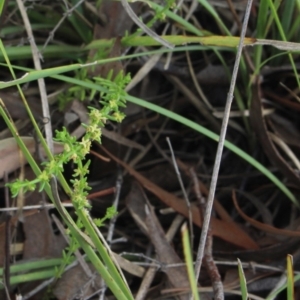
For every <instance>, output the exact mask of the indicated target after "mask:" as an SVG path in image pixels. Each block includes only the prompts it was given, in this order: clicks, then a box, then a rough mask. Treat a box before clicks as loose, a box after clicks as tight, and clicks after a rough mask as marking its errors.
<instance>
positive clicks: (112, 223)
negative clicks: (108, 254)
mask: <svg viewBox="0 0 300 300" xmlns="http://www.w3.org/2000/svg"><path fill="white" fill-rule="evenodd" d="M122 183H123V178H122V174H121V173H120V174H119V176H118V178H117V182H116V192H115V200H114V203H113V206H114V207H115V208H116V209H117V208H118V206H119V200H120V193H121V187H122ZM117 218H118V216H114V217H113V218H112V219H111V220H110V222H109V227H108V232H107V237H106V241H107V244H108V245H109V246H111V244H112V239H113V234H114V229H115V225H116V221H117ZM101 286H102V288H101V291H100V295H99V300H102V299H104V297H105V292H106V290H107V285H106V284H105V282H104V280H103V279H102V284H101Z"/></svg>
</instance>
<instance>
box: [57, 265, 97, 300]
mask: <svg viewBox="0 0 300 300" xmlns="http://www.w3.org/2000/svg"><path fill="white" fill-rule="evenodd" d="M88 265H89V267H90V269H91V270H94V275H93V276H92V278H89V277H88V276H87V275H86V274H85V272H83V270H82V267H81V266H80V265H77V266H75V267H74V268H72V269H70V270H68V271H67V272H65V273H64V274H63V275H62V277H61V278H60V279H59V280H58V282H57V283H56V285H55V287H54V289H53V294H54V295H55V297H57V299H58V300H69V299H86V298H88V296H91V295H92V294H93V293H94V292H95V291H97V290H100V288H101V282H102V280H101V277H100V275H98V273H97V272H95V268H94V266H93V265H92V264H91V263H89V264H88Z"/></svg>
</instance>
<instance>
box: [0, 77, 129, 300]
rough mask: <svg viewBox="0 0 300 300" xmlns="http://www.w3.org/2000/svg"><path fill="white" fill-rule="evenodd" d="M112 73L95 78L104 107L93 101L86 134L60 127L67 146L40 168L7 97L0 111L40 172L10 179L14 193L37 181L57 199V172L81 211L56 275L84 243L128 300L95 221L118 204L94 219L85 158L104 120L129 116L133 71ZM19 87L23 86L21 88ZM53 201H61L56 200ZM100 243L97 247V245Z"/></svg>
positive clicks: (36, 184)
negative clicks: (67, 168) (70, 167)
mask: <svg viewBox="0 0 300 300" xmlns="http://www.w3.org/2000/svg"><path fill="white" fill-rule="evenodd" d="M111 75H112V74H109V77H108V78H106V79H104V78H94V82H95V84H97V85H101V87H102V91H101V92H100V109H96V108H94V107H91V106H90V107H89V122H88V123H87V124H82V126H84V127H85V134H84V136H83V137H82V139H81V140H80V141H77V140H76V138H75V137H73V136H71V135H70V134H69V133H68V131H67V130H66V128H63V129H62V130H61V131H56V137H55V140H56V141H58V142H61V143H62V144H63V145H64V150H63V152H62V153H60V154H57V155H55V156H52V155H48V157H50V159H49V161H47V162H44V163H43V170H40V168H39V166H38V165H37V164H36V162H35V161H34V160H33V158H32V156H31V154H30V153H29V152H28V150H27V149H26V146H25V145H24V143H23V142H22V139H20V137H19V136H18V134H17V132H16V131H15V128H14V125H13V123H12V120H11V119H10V117H9V115H8V114H7V111H6V109H5V106H4V104H3V102H2V101H1V103H0V104H1V105H0V113H1V115H2V116H3V118H4V120H5V122H6V124H7V125H8V127H9V128H10V130H11V132H12V134H13V135H14V137H15V138H16V141H17V142H18V144H19V146H20V147H21V149H22V151H23V153H24V154H25V157H26V159H27V160H28V162H29V163H30V165H31V167H32V169H33V170H34V172H35V174H36V178H35V179H34V180H31V181H28V180H22V181H21V180H16V181H15V182H13V183H10V184H9V187H10V188H11V192H12V194H13V196H16V195H17V194H18V193H19V192H20V191H21V190H22V191H23V192H26V191H32V190H34V189H36V188H37V187H38V188H39V191H43V190H45V191H46V193H47V194H48V195H49V197H50V198H51V199H55V196H54V193H53V189H52V192H51V189H50V184H49V182H51V180H52V179H53V177H55V178H56V177H57V178H58V179H59V181H60V182H61V184H62V187H63V188H64V190H65V192H66V193H67V194H68V195H69V196H70V198H71V200H72V202H73V205H74V208H75V211H76V213H77V215H78V221H77V224H75V222H74V221H73V220H72V219H71V218H67V219H66V220H65V221H66V223H67V225H68V227H69V231H70V232H71V238H72V239H73V242H74V243H73V242H72V241H71V245H73V246H74V247H73V246H72V247H69V249H68V253H65V255H64V256H63V261H62V265H61V267H60V268H57V269H56V275H57V276H60V275H61V272H62V269H63V265H66V264H68V262H69V261H70V258H71V256H72V252H74V251H75V249H76V248H77V247H78V246H79V245H80V246H81V247H82V248H83V250H84V251H85V252H86V254H87V256H88V258H89V260H90V261H91V262H92V263H93V265H94V266H95V268H96V269H97V271H98V272H99V273H100V275H101V276H102V277H103V279H104V281H105V282H106V284H107V285H108V287H109V288H110V290H111V291H112V292H113V294H114V295H115V296H116V298H117V299H124V300H125V299H126V300H128V299H133V298H132V295H131V292H130V290H129V288H128V286H127V284H126V281H125V278H124V277H123V276H122V273H121V271H120V269H118V267H117V266H116V265H115V261H114V260H113V258H112V256H111V254H110V250H109V249H108V248H107V245H106V244H105V241H104V240H103V239H102V237H101V234H100V233H99V232H97V229H96V226H99V225H100V226H101V225H102V224H103V222H104V220H106V219H108V218H111V217H113V216H114V215H115V214H116V210H115V208H110V209H108V211H107V213H106V215H105V216H104V217H103V218H102V219H100V220H96V221H93V220H92V219H91V218H90V217H89V214H88V208H89V207H90V206H89V203H88V200H87V195H88V190H89V189H90V187H89V186H88V184H87V174H88V172H89V169H88V168H89V164H90V161H86V158H85V157H86V155H87V154H88V153H89V151H90V147H91V144H92V142H93V141H97V142H101V128H102V127H104V126H105V124H106V122H107V121H108V120H110V121H115V122H121V121H122V120H123V118H124V117H125V115H124V114H123V113H122V112H121V108H123V107H125V97H126V92H125V91H124V87H125V86H126V85H127V84H128V83H129V81H130V75H129V74H128V75H126V76H125V75H124V74H123V73H122V72H120V73H119V74H118V75H117V76H116V77H115V78H114V80H110V79H109V78H111ZM20 92H22V91H21V90H20ZM33 121H34V120H33ZM33 124H34V122H33ZM35 129H36V130H37V131H39V128H38V127H36V126H35ZM38 135H39V137H40V138H42V135H41V133H40V132H38ZM42 144H43V143H42ZM46 152H47V151H46ZM48 152H49V150H48ZM50 154H51V153H50ZM70 161H72V163H73V164H74V165H75V168H74V173H73V179H72V180H71V183H72V189H71V188H70V187H69V186H68V184H67V183H66V181H65V179H64V177H63V175H62V172H63V170H64V165H65V164H66V163H68V162H70ZM54 203H56V202H55V201H54ZM56 205H57V203H56ZM58 211H59V210H58ZM59 212H60V211H59ZM62 217H63V218H64V219H65V218H66V216H64V215H62ZM82 227H84V228H85V231H86V232H87V235H86V234H85V233H84V234H83V233H82V232H81V231H80V230H79V229H78V228H82ZM85 237H87V238H85ZM74 240H75V241H74ZM76 245H77V246H76ZM95 249H96V250H97V251H95ZM97 252H98V253H97ZM99 254H100V255H99ZM98 255H99V256H98Z"/></svg>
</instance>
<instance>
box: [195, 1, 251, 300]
mask: <svg viewBox="0 0 300 300" xmlns="http://www.w3.org/2000/svg"><path fill="white" fill-rule="evenodd" d="M251 6H252V0H248V2H247V7H246V11H245V18H244V22H243V28H242V32H241V36H240V42H239V46H238V49H237V54H236V58H235V63H234V68H233V73H232V78H231V83H230V88H229V92H228V95H227V100H226V105H225V111H224V118H223V122H222V128H221V133H220V138H219V143H218V149H217V154H216V159H215V164H214V169H213V174H212V179H211V184H210V189H209V194H208V199H207V204H206V209H205V215H204V219H203V226H202V232H201V237H200V242H199V247H198V252H197V258H196V265H195V275H196V281H197V282H198V278H199V274H200V269H201V263H202V258H203V254H204V247H205V242H206V237H207V233H208V230H209V223H210V218H211V211H212V206H213V200H214V196H215V191H216V185H217V180H218V174H219V170H220V164H221V158H222V153H223V148H224V142H225V136H226V131H227V125H228V120H229V114H230V108H231V104H232V100H233V92H234V87H235V82H236V78H237V73H238V68H239V64H240V60H241V55H242V50H243V43H244V37H245V34H246V29H247V25H248V20H249V16H250V10H251ZM191 299H192V298H191Z"/></svg>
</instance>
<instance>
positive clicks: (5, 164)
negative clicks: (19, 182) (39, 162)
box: [0, 136, 63, 179]
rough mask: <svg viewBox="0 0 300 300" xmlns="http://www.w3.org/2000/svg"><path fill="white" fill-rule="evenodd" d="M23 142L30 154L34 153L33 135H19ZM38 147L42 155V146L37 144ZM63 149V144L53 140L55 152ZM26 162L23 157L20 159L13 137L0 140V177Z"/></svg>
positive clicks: (43, 153)
mask: <svg viewBox="0 0 300 300" xmlns="http://www.w3.org/2000/svg"><path fill="white" fill-rule="evenodd" d="M21 139H22V140H23V142H24V144H25V145H26V147H27V148H28V150H29V152H30V153H31V154H33V153H35V150H36V146H35V143H36V142H35V140H34V138H33V137H29V136H28V137H27V136H23V137H21ZM39 149H40V151H41V153H42V155H45V152H44V151H43V149H42V146H41V145H39ZM62 150H63V145H62V144H60V143H57V142H54V151H55V153H60V152H61V151H62ZM24 163H26V160H25V158H24V159H23V162H22V159H20V149H19V146H18V144H17V142H16V140H15V139H14V138H7V139H4V140H1V141H0V179H2V178H3V176H4V173H7V174H9V173H11V172H13V171H15V170H17V169H18V168H20V167H21V165H22V164H24Z"/></svg>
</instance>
